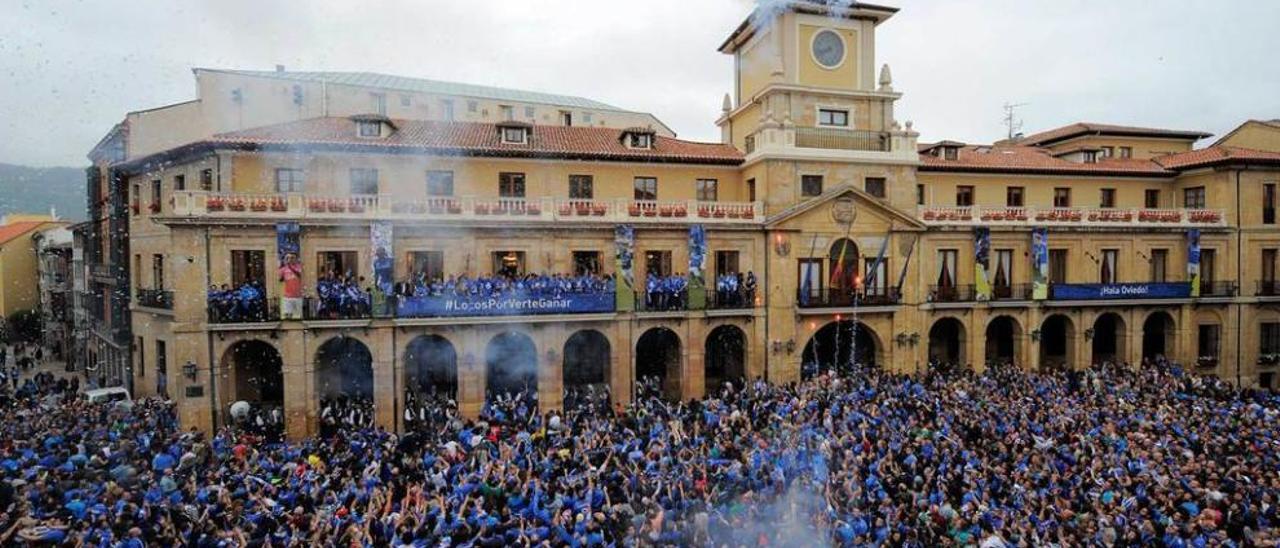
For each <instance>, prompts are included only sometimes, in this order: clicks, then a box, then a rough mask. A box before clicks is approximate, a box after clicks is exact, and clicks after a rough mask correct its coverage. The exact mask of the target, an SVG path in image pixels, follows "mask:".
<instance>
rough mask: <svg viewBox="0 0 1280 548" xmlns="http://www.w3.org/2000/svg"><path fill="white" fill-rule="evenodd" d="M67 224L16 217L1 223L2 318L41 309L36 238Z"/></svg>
mask: <svg viewBox="0 0 1280 548" xmlns="http://www.w3.org/2000/svg"><path fill="white" fill-rule="evenodd" d="M63 224H65V223H62V222H60V221H58V220H56V217H54V216H52V215H27V214H12V215H7V216H5V218H4V219H3V220H0V317H4V318H8V317H10V316H12V315H13V314H15V313H17V312H23V311H28V310H38V309H39V308H40V277H39V274H38V267H37V265H38V263H39V261H38V260H37V253H36V251H37V248H36V238H35V237H36V235H38V234H39V233H40V232H41V231H44V230H47V229H50V228H55V227H58V226H61V225H63Z"/></svg>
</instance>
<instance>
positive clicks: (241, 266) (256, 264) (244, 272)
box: [231, 249, 267, 288]
mask: <svg viewBox="0 0 1280 548" xmlns="http://www.w3.org/2000/svg"><path fill="white" fill-rule="evenodd" d="M266 258H267V253H266V252H265V251H260V250H256V249H235V250H232V251H231V286H232V287H233V288H235V287H240V286H242V285H244V284H247V283H250V282H255V283H258V284H265V282H266V280H267V261H266Z"/></svg>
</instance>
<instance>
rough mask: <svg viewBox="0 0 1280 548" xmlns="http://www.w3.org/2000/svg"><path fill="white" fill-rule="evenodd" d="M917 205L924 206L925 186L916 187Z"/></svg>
mask: <svg viewBox="0 0 1280 548" xmlns="http://www.w3.org/2000/svg"><path fill="white" fill-rule="evenodd" d="M916 205H924V185H916Z"/></svg>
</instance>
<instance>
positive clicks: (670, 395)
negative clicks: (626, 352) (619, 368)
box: [635, 327, 681, 400]
mask: <svg viewBox="0 0 1280 548" xmlns="http://www.w3.org/2000/svg"><path fill="white" fill-rule="evenodd" d="M680 349H681V342H680V336H679V335H677V334H676V332H675V331H672V330H670V329H667V328H665V327H654V328H652V329H649V330H648V331H645V332H644V334H642V335H640V339H639V340H637V341H636V369H635V371H636V382H638V383H648V382H656V383H657V384H658V385H659V386H661V390H660V391H661V393H662V395H663V397H665V398H667V399H669V400H679V399H680V364H681V359H680Z"/></svg>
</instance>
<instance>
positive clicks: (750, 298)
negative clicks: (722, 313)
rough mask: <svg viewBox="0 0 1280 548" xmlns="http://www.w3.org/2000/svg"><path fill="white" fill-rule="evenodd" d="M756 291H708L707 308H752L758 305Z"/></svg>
mask: <svg viewBox="0 0 1280 548" xmlns="http://www.w3.org/2000/svg"><path fill="white" fill-rule="evenodd" d="M757 298H759V297H758V296H757V295H756V294H755V292H752V293H725V294H720V293H719V292H717V291H711V290H708V291H707V310H750V309H752V308H755V307H756V306H757V303H756V299H757Z"/></svg>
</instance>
